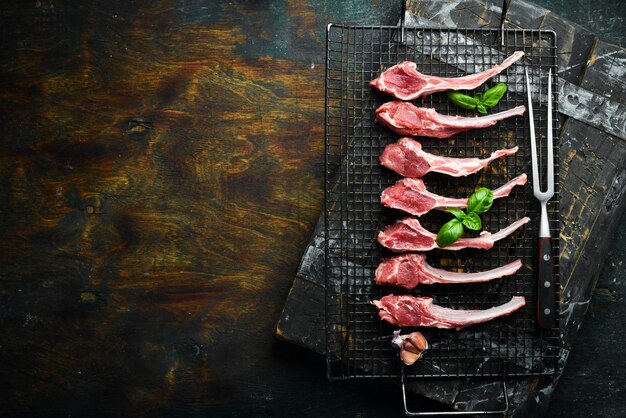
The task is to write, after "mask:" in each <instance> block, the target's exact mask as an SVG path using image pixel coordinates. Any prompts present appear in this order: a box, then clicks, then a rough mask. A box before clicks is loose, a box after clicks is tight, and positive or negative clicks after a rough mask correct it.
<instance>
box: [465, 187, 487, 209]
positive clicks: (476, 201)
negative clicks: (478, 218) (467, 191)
mask: <svg viewBox="0 0 626 418" xmlns="http://www.w3.org/2000/svg"><path fill="white" fill-rule="evenodd" d="M492 204H493V192H492V191H491V190H489V189H487V188H486V187H481V188H480V189H478V190H476V191H475V192H474V193H472V195H471V196H470V197H469V199H468V202H467V213H468V214H470V213H472V212H473V213H475V214H477V215H480V214H481V213H485V212H487V211H488V210H489V208H491V205H492Z"/></svg>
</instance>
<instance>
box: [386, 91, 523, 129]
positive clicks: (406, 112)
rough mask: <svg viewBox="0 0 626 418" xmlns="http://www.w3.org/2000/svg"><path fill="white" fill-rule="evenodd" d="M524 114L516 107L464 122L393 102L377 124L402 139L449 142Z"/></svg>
mask: <svg viewBox="0 0 626 418" xmlns="http://www.w3.org/2000/svg"><path fill="white" fill-rule="evenodd" d="M525 111H526V107H525V106H517V107H514V108H513V109H509V110H505V111H503V112H499V113H494V114H491V115H487V116H480V117H469V118H465V117H462V116H449V115H442V114H440V113H437V112H436V111H435V109H431V108H428V107H417V106H414V105H413V104H411V103H407V102H401V101H400V100H394V101H393V102H387V103H385V104H383V105H381V106H380V107H379V108H378V109H376V120H377V121H379V122H381V123H382V124H383V125H386V126H388V127H389V128H391V130H392V131H394V132H395V133H397V134H400V135H409V136H430V137H433V138H449V137H451V136H452V135H454V134H457V133H459V132H464V131H469V130H470V129H475V128H487V127H489V126H492V125H495V124H496V123H498V121H501V120H502V119H506V118H510V117H512V116H521V115H523V114H524V112H525Z"/></svg>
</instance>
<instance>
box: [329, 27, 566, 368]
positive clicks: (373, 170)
mask: <svg viewBox="0 0 626 418" xmlns="http://www.w3.org/2000/svg"><path fill="white" fill-rule="evenodd" d="M402 30H403V33H404V36H403V38H404V42H403V43H400V42H398V40H399V28H398V27H396V26H350V25H336V24H331V25H328V28H327V40H326V42H327V49H326V53H327V56H326V92H325V93H326V94H325V144H324V155H325V180H324V186H325V199H324V215H325V220H324V232H325V238H326V246H325V273H326V282H325V284H326V287H325V288H326V290H325V292H326V296H325V318H326V324H325V325H326V358H327V375H328V377H329V379H331V380H336V379H346V378H357V377H361V378H376V377H391V378H397V377H400V375H401V371H404V373H405V374H406V376H407V377H496V376H497V377H501V376H503V374H504V373H505V372H506V374H507V376H513V377H515V376H539V375H549V374H553V373H554V372H555V370H556V367H557V363H558V359H559V354H560V350H561V345H562V342H561V340H560V335H559V332H558V328H554V329H552V330H547V331H542V330H539V329H537V328H536V327H535V320H534V308H535V304H534V302H535V301H534V286H535V280H534V274H533V273H534V257H536V255H535V251H536V248H535V246H534V245H535V240H536V235H537V228H538V216H537V209H538V204H536V200H535V199H534V196H533V195H532V184H531V183H532V182H531V181H529V183H528V184H527V185H526V186H525V187H524V188H523V190H514V191H513V193H512V195H511V196H509V197H508V198H506V199H499V201H497V202H496V203H494V207H493V208H492V210H491V211H490V212H489V213H488V214H487V216H486V217H484V219H483V223H484V226H485V228H484V229H485V230H490V231H491V232H495V231H497V230H498V229H500V228H501V227H504V226H506V225H507V224H508V223H510V222H513V221H514V220H516V219H519V218H521V217H522V216H525V215H529V216H530V217H531V222H530V223H529V224H528V225H526V226H525V227H524V228H523V230H521V231H518V232H517V233H516V234H514V235H513V236H512V237H509V238H507V239H506V240H505V241H506V243H505V242H501V243H496V246H495V247H494V248H493V249H492V250H489V251H487V252H484V251H483V252H481V250H463V251H460V252H455V253H454V254H451V253H452V252H443V251H434V252H431V253H430V254H428V260H429V262H430V263H431V264H433V265H435V266H442V267H443V268H448V269H451V270H455V269H463V270H468V271H480V270H483V269H488V268H495V267H498V266H500V265H503V264H506V263H507V262H510V261H512V260H513V259H514V256H517V255H521V256H520V258H522V261H523V263H524V267H522V269H521V270H520V272H518V274H517V275H516V276H514V277H513V278H503V279H498V280H497V281H496V282H495V283H493V282H490V283H487V284H473V285H432V286H421V287H420V288H418V289H417V290H415V291H403V290H401V289H391V288H380V287H377V286H376V285H375V284H374V283H373V272H374V269H375V267H376V265H377V264H378V262H379V261H380V259H381V258H382V257H384V256H389V255H390V253H389V252H387V251H385V250H384V249H382V248H381V247H380V246H379V245H378V243H377V242H376V240H375V236H376V233H377V232H378V230H380V228H381V227H383V226H385V225H387V224H389V223H391V222H392V221H393V220H394V219H398V218H400V217H402V215H400V214H399V213H398V212H397V211H393V210H389V209H383V208H382V207H381V205H380V202H379V195H380V192H381V191H382V189H383V188H384V187H386V186H389V185H391V184H393V183H394V182H395V180H397V179H398V178H399V176H397V175H395V174H394V173H391V172H390V171H388V170H386V169H384V168H382V167H380V165H379V164H378V155H379V154H380V152H381V151H382V149H383V148H384V146H385V145H387V144H389V143H392V142H395V140H396V139H397V138H399V136H397V135H395V134H393V133H392V132H391V131H390V130H389V129H387V128H384V127H382V126H380V125H376V124H374V122H373V111H374V109H375V108H376V107H377V106H378V105H380V104H382V103H383V102H385V101H389V100H392V98H391V96H388V95H385V94H383V93H380V92H377V91H375V89H373V88H371V87H369V86H368V85H367V83H368V82H369V81H370V80H371V79H373V78H374V77H376V76H377V75H378V74H379V73H380V72H382V71H384V70H385V69H386V68H389V67H390V66H392V65H394V64H396V63H398V62H400V61H402V60H407V59H408V60H413V61H415V62H417V64H418V71H422V72H424V73H426V74H429V75H438V76H452V77H454V76H460V75H464V74H466V73H473V72H477V71H480V70H483V69H485V68H487V67H489V66H491V65H494V64H496V63H499V62H501V61H502V60H503V58H504V57H506V56H508V55H510V53H512V52H513V51H515V50H518V49H522V50H524V51H525V52H526V56H525V57H524V58H523V59H522V60H521V61H522V62H518V63H516V64H514V65H513V67H511V68H509V69H508V70H506V71H505V72H503V73H502V74H501V75H499V76H497V77H494V78H493V79H492V80H490V81H488V82H487V83H485V85H483V87H481V88H479V89H477V90H478V91H483V89H485V88H487V87H488V86H489V85H491V84H493V83H494V82H495V81H496V80H503V81H506V82H507V85H509V88H510V91H509V92H508V93H507V95H506V96H505V97H504V98H503V99H502V100H501V102H500V103H499V104H498V106H497V107H496V108H495V109H493V111H494V112H495V111H499V110H504V109H508V108H511V107H514V106H516V105H519V104H525V97H526V96H525V89H524V87H523V69H524V66H527V68H529V69H531V68H534V69H536V71H531V74H532V76H531V85H532V87H531V88H532V89H533V90H535V88H536V91H537V92H539V93H540V92H545V91H546V86H545V77H544V73H545V74H547V71H548V68H552V72H553V74H556V73H557V71H556V70H557V67H556V66H557V49H556V48H557V47H556V44H557V40H556V34H555V33H554V32H553V31H545V30H525V29H505V30H501V29H495V28H481V29H465V28H403V29H402ZM451 37H452V42H451V41H450V39H451ZM529 40H530V42H528V41H529ZM501 44H504V45H501ZM463 49H464V51H465V54H464V55H462V54H459V51H460V50H463ZM468 50H473V51H474V52H475V53H474V54H472V56H470V55H469V54H468ZM477 51H479V52H480V53H476V52H477ZM455 52H456V53H455ZM455 57H456V58H455ZM366 58H369V59H366ZM511 73H513V76H511ZM511 87H513V88H511ZM557 89H558V84H557V77H554V78H553V86H552V90H553V96H552V100H553V120H554V121H555V123H554V126H553V130H554V132H553V134H554V138H555V143H554V148H555V149H554V151H555V152H554V154H555V196H554V198H553V199H552V200H551V202H550V205H549V212H548V216H549V218H550V230H551V232H552V235H553V242H552V244H553V248H552V249H553V259H554V261H555V288H556V289H559V258H558V256H559V250H560V244H559V217H558V201H559V177H558V173H559V157H558V156H559V153H558V146H559V142H558V139H557V138H558V126H559V119H558V113H557V112H558V102H557V100H556V98H557V97H558V90H557ZM538 99H541V94H539V95H538V96H537V95H535V97H534V100H533V102H534V105H535V106H536V107H537V111H536V112H535V125H536V129H537V132H538V143H539V147H540V150H543V149H545V146H543V147H542V145H544V144H545V131H546V125H545V122H546V119H545V114H546V112H545V107H544V106H542V105H540V103H538ZM544 100H545V99H544ZM414 103H416V104H417V103H423V104H422V105H424V106H428V107H434V108H435V109H437V110H438V111H440V112H441V113H448V114H459V115H467V116H469V115H471V113H470V112H469V111H464V110H462V109H459V108H456V107H453V106H452V105H451V104H450V103H448V102H447V99H446V98H445V94H443V93H436V94H433V95H431V96H429V97H427V98H426V99H425V100H424V101H423V102H422V100H417V101H414ZM527 118H528V114H527V113H526V114H525V115H524V116H523V117H520V118H513V119H507V120H505V121H502V122H500V123H498V124H497V125H495V126H494V127H491V128H487V129H483V130H472V131H469V132H466V133H461V134H458V135H455V136H454V137H452V138H450V139H447V140H446V139H444V140H441V139H431V138H428V139H425V138H417V139H418V140H419V141H420V142H421V143H422V144H423V146H424V149H425V150H427V151H429V152H433V153H439V154H443V155H450V156H459V157H463V156H467V157H472V156H481V155H483V156H484V155H488V153H490V152H491V151H494V150H495V149H498V148H502V147H504V146H506V147H508V146H513V145H518V146H519V147H520V151H518V153H517V154H516V155H515V156H512V157H508V158H506V159H503V160H502V161H497V162H494V163H492V165H490V166H489V167H488V168H487V169H485V170H483V172H482V173H480V174H474V175H472V176H469V177H467V178H461V179H449V178H445V176H442V175H437V174H429V175H427V176H426V177H425V178H424V180H425V182H426V184H427V185H428V187H429V190H432V191H433V192H435V193H440V194H442V195H448V196H451V197H457V196H458V197H461V196H464V195H468V194H469V193H471V191H472V189H473V188H474V187H475V186H478V185H479V184H480V185H486V186H487V187H490V188H495V187H498V186H499V185H501V184H504V182H506V181H507V180H509V179H511V178H513V177H514V176H516V175H519V174H521V172H526V173H527V174H528V173H530V143H529V140H528V138H529V136H528V119H527ZM516 138H517V139H516ZM542 159H545V155H543V153H542V154H541V155H540V161H542ZM541 165H545V162H544V163H543V164H541ZM498 170H499V171H498ZM520 170H523V171H520ZM503 171H504V172H503ZM544 171H545V170H543V171H542V172H544ZM505 172H506V173H505ZM518 189H519V188H518ZM464 193H465V194H464ZM500 201H504V202H500ZM503 214H504V215H506V216H502V215H503ZM446 220H447V218H446V216H445V215H444V214H427V215H425V216H423V217H422V218H420V222H421V223H422V224H423V225H424V226H425V227H426V228H427V229H430V230H432V231H434V232H436V229H437V228H436V226H437V225H441V224H443V222H445V221H446ZM519 253H521V254H519ZM389 293H395V294H416V295H429V296H432V297H433V298H434V299H435V302H436V303H437V302H439V303H441V304H442V305H444V306H448V307H452V308H457V309H462V308H466V309H472V308H473V309H485V308H487V307H490V306H493V305H497V304H500V303H503V302H505V301H506V300H508V299H510V296H513V295H514V294H522V295H524V296H525V297H526V301H527V305H526V306H525V307H524V308H522V310H521V312H517V313H514V314H513V315H511V316H509V317H505V318H500V319H497V320H495V321H492V322H489V323H486V324H480V325H475V326H472V327H468V328H466V329H465V330H462V331H459V332H457V331H450V330H426V331H424V333H425V335H426V336H427V338H428V339H429V342H430V345H431V349H430V350H429V352H428V353H427V354H426V356H425V357H424V361H420V362H418V363H417V364H416V365H415V366H412V367H406V368H405V369H401V367H402V366H401V364H400V362H399V359H398V356H397V350H396V349H394V348H392V347H391V344H390V340H391V332H392V330H393V329H394V327H391V326H388V325H387V324H384V323H382V322H381V321H380V320H379V319H378V315H377V314H376V310H375V308H374V307H373V306H372V305H371V304H370V301H371V300H373V299H376V298H378V297H380V296H383V295H385V294H389ZM555 298H556V300H557V311H558V305H559V304H558V292H555ZM557 314H558V312H557ZM404 331H405V330H403V332H404Z"/></svg>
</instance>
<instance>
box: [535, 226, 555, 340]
mask: <svg viewBox="0 0 626 418" xmlns="http://www.w3.org/2000/svg"><path fill="white" fill-rule="evenodd" d="M537 254H538V255H539V257H538V258H539V260H538V261H537V322H538V323H539V326H540V327H541V328H543V329H552V328H554V327H556V301H555V290H554V262H553V260H552V243H551V242H550V237H539V239H538V240H537Z"/></svg>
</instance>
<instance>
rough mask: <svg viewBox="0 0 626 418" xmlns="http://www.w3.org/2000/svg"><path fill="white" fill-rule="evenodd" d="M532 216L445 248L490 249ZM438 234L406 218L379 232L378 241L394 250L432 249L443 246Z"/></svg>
mask: <svg viewBox="0 0 626 418" xmlns="http://www.w3.org/2000/svg"><path fill="white" fill-rule="evenodd" d="M529 221H530V218H528V217H524V218H522V219H520V220H517V221H515V222H513V223H512V224H511V225H509V226H507V227H506V228H504V229H502V230H500V231H498V232H496V233H495V234H492V233H491V232H487V231H483V232H481V233H480V236H479V237H476V238H461V239H459V240H457V241H455V242H453V243H452V244H450V245H448V246H447V247H444V248H443V249H444V250H460V249H463V248H481V249H483V250H488V249H490V248H491V247H493V244H494V243H495V242H496V241H499V240H501V239H503V238H505V237H507V236H509V235H511V234H512V233H513V232H515V231H516V230H517V229H518V228H519V227H521V226H522V225H524V224H526V223H528V222H529ZM436 239H437V235H436V234H433V233H432V232H430V231H428V230H426V229H424V227H423V226H422V225H420V223H419V221H418V220H417V219H415V218H405V219H401V220H399V221H396V223H395V224H393V225H390V226H388V227H387V228H386V229H385V230H384V231H381V232H380V233H379V234H378V242H380V243H381V244H382V245H383V246H385V247H387V248H389V249H390V250H392V251H398V252H400V251H430V250H432V249H435V248H441V247H439V246H438V245H437V241H436Z"/></svg>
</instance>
